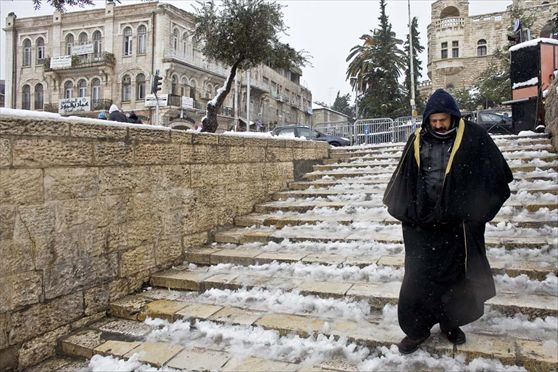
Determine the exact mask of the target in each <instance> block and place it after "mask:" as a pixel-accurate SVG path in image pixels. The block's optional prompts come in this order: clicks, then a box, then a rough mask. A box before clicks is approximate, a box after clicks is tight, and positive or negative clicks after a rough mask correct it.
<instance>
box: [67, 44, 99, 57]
mask: <svg viewBox="0 0 558 372" xmlns="http://www.w3.org/2000/svg"><path fill="white" fill-rule="evenodd" d="M93 52H94V49H93V44H83V45H74V47H73V49H72V53H73V54H75V55H78V56H82V55H84V54H93Z"/></svg>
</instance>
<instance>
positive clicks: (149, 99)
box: [145, 94, 169, 107]
mask: <svg viewBox="0 0 558 372" xmlns="http://www.w3.org/2000/svg"><path fill="white" fill-rule="evenodd" d="M157 98H159V107H164V106H167V103H168V100H169V95H168V94H158V95H157ZM155 106H157V100H156V99H155V95H154V94H148V95H146V96H145V107H155Z"/></svg>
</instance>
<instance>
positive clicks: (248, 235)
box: [214, 224, 557, 249]
mask: <svg viewBox="0 0 558 372" xmlns="http://www.w3.org/2000/svg"><path fill="white" fill-rule="evenodd" d="M390 226H393V228H392V229H389V227H390ZM342 227H343V225H340V224H335V225H334V226H332V227H331V230H327V229H320V228H316V227H315V226H312V225H304V226H291V227H288V228H284V229H280V230H278V229H275V228H272V227H253V228H232V229H229V230H226V231H221V232H217V233H216V234H215V237H214V240H215V242H216V243H233V244H243V243H257V242H260V243H262V242H270V241H273V242H280V241H282V240H283V239H289V240H291V241H296V242H301V241H314V242H328V241H348V242H351V241H363V242H368V241H373V242H378V243H402V241H403V240H402V236H401V231H400V230H401V228H400V227H399V226H396V225H386V226H384V227H381V226H379V227H378V228H379V229H383V230H384V231H373V229H370V228H363V229H351V228H350V227H348V226H347V227H346V229H345V231H339V230H340V228H342ZM335 229H337V230H335ZM394 229H396V230H394ZM524 230H525V229H523V230H522V231H524ZM526 235H527V234H526ZM529 235H533V236H510V234H508V233H505V232H502V233H500V234H499V235H490V234H487V236H486V245H487V246H488V247H505V248H506V249H514V248H539V247H542V246H547V245H556V244H557V243H556V240H557V238H556V237H553V236H552V235H550V236H545V235H543V236H540V235H541V234H540V233H538V232H537V231H536V230H535V231H533V232H532V233H531V234H529Z"/></svg>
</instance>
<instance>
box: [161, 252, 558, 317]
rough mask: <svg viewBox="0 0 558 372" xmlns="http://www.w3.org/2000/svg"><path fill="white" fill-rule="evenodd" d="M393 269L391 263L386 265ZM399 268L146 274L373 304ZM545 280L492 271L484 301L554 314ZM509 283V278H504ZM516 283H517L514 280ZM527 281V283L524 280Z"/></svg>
mask: <svg viewBox="0 0 558 372" xmlns="http://www.w3.org/2000/svg"><path fill="white" fill-rule="evenodd" d="M392 270H394V269H392ZM401 278H402V270H396V271H395V272H393V271H392V272H389V273H387V274H386V273H385V272H377V270H374V268H372V269H370V268H364V269H357V268H354V267H348V268H346V267H342V268H339V267H338V266H329V267H319V265H315V264H314V265H305V264H302V263H281V264H280V263H271V264H264V265H258V266H247V267H246V266H236V265H218V266H212V267H209V268H207V267H195V268H179V269H172V270H168V271H165V272H161V273H157V274H154V275H152V277H151V282H150V283H151V285H152V286H154V287H160V288H167V289H177V290H190V291H197V292H205V291H208V290H210V289H213V288H216V289H229V290H238V289H241V288H247V289H250V288H261V289H265V290H274V289H281V290H285V291H293V290H296V291H300V293H301V294H307V295H314V296H317V297H320V298H344V299H350V300H353V301H366V302H367V303H368V304H369V305H370V306H371V307H372V308H374V309H382V308H383V307H384V306H385V305H387V304H396V303H397V299H398V296H399V289H400V287H401V282H400V280H401ZM555 279H556V277H555V276H554V277H553V278H552V277H551V278H550V280H549V282H550V283H546V282H545V281H542V282H541V281H533V280H525V279H524V278H522V277H518V279H514V278H508V277H507V276H503V277H501V278H500V279H499V277H498V276H496V284H497V295H496V297H494V298H492V299H490V300H489V301H488V302H487V306H488V307H489V308H494V309H497V310H498V311H499V312H501V313H502V314H506V315H513V314H515V313H518V312H520V313H522V314H525V315H527V316H529V317H531V318H532V319H534V318H536V317H544V316H557V315H558V297H557V296H558V293H555V291H557V289H556V288H548V287H551V286H552V282H553V281H554V280H555ZM510 283H511V284H510ZM518 283H519V284H518ZM525 283H527V284H525Z"/></svg>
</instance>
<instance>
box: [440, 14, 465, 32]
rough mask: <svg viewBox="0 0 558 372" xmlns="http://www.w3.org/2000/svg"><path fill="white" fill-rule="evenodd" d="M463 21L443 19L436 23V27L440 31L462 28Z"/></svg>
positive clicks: (462, 19) (452, 18) (454, 18)
mask: <svg viewBox="0 0 558 372" xmlns="http://www.w3.org/2000/svg"><path fill="white" fill-rule="evenodd" d="M464 25H465V19H464V18H462V17H450V18H443V19H440V20H439V21H437V22H436V26H437V27H438V28H441V29H446V28H456V27H464Z"/></svg>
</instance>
